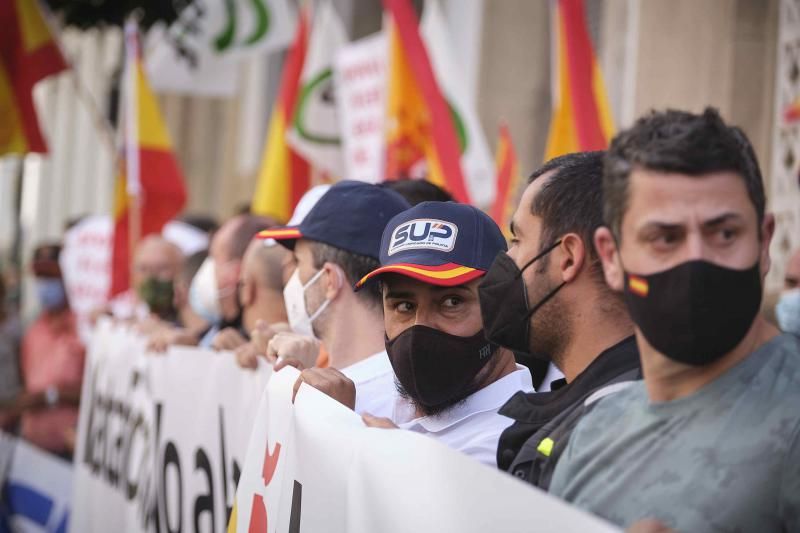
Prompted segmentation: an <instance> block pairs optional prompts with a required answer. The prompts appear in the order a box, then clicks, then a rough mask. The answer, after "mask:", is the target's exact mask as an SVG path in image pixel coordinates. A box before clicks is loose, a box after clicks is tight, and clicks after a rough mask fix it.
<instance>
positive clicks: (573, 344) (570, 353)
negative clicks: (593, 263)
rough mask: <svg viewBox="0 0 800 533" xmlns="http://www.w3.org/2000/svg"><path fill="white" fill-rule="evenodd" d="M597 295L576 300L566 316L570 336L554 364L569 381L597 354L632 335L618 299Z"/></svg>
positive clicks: (625, 312) (630, 324) (621, 303)
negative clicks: (567, 317) (575, 303)
mask: <svg viewBox="0 0 800 533" xmlns="http://www.w3.org/2000/svg"><path fill="white" fill-rule="evenodd" d="M611 298H616V297H615V296H614V295H611V296H609V295H608V294H602V293H601V294H597V295H596V297H595V298H588V299H582V300H579V302H578V305H575V306H573V309H571V313H570V316H569V321H570V324H569V329H570V335H569V339H568V340H567V342H566V344H565V345H564V348H563V350H561V351H560V353H557V354H553V363H554V364H555V365H556V366H557V367H558V369H559V370H561V373H562V374H564V378H566V380H567V383H572V382H573V381H574V380H575V378H577V377H578V376H579V375H580V374H581V373H582V372H583V371H584V370H586V368H587V367H588V366H589V365H590V364H592V362H593V361H594V360H595V359H597V357H598V356H599V355H600V354H601V353H603V352H604V351H606V350H608V349H609V348H611V347H612V346H614V345H615V344H618V343H619V342H621V341H623V340H624V339H626V338H628V337H630V336H631V335H633V322H632V321H631V320H630V318H629V317H628V313H627V311H626V310H625V305H624V303H623V302H622V301H621V300H616V299H615V300H611Z"/></svg>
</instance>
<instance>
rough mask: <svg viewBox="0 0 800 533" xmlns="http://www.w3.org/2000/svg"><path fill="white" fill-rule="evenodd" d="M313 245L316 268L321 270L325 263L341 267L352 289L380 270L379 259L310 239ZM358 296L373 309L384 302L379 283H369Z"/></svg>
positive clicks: (312, 253) (312, 251) (357, 293)
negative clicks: (367, 276)
mask: <svg viewBox="0 0 800 533" xmlns="http://www.w3.org/2000/svg"><path fill="white" fill-rule="evenodd" d="M309 242H310V243H311V257H312V259H313V261H314V268H316V269H320V268H322V266H323V265H324V264H325V263H333V264H335V265H339V267H340V268H341V269H342V270H343V271H344V275H345V277H346V278H347V282H348V283H349V284H350V288H351V289H352V288H353V286H354V285H355V284H356V283H357V282H358V281H359V280H361V278H363V277H364V276H366V275H367V274H369V273H370V272H372V271H373V270H375V269H376V268H378V267H379V266H381V265H380V262H378V260H377V259H375V258H372V257H368V256H366V255H360V254H356V253H353V252H348V251H347V250H342V249H341V248H336V247H335V246H331V245H330V244H326V243H323V242H319V241H314V240H311V239H309ZM356 296H357V297H358V298H361V299H362V301H363V302H364V303H365V304H367V305H368V306H371V307H375V308H377V307H381V306H382V305H383V300H382V297H381V293H380V289H379V288H378V287H377V283H368V284H367V285H365V286H364V287H363V288H362V289H360V290H359V291H358V292H356Z"/></svg>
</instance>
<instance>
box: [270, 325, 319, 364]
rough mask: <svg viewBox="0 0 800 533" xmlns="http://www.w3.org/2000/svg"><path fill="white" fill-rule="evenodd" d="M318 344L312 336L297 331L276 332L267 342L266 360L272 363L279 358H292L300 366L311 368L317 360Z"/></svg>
mask: <svg viewBox="0 0 800 533" xmlns="http://www.w3.org/2000/svg"><path fill="white" fill-rule="evenodd" d="M319 344H320V343H319V341H318V340H317V339H315V338H314V337H307V336H305V335H300V334H299V333H289V332H281V333H276V334H275V336H274V337H272V339H271V340H270V341H269V344H267V361H269V362H271V363H273V364H274V363H275V362H276V361H278V360H279V359H294V360H296V361H297V362H298V363H299V364H300V365H301V368H311V367H313V366H314V364H315V363H316V362H317V356H318V355H319ZM292 366H295V365H292ZM276 370H279V368H276Z"/></svg>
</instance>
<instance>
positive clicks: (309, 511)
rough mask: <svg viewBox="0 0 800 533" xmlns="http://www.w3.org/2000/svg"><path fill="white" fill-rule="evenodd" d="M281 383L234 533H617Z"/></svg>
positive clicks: (263, 418) (259, 435) (267, 413)
mask: <svg viewBox="0 0 800 533" xmlns="http://www.w3.org/2000/svg"><path fill="white" fill-rule="evenodd" d="M297 375H298V373H297V371H296V370H294V369H291V368H287V369H285V370H282V371H280V372H278V373H277V374H275V375H274V376H273V377H272V380H271V381H270V382H269V385H268V386H267V389H266V391H265V393H264V397H263V398H262V402H261V406H260V409H259V413H258V415H257V417H256V425H255V428H254V430H253V434H252V437H251V440H250V444H249V446H248V449H247V459H246V460H245V465H244V471H243V473H242V479H241V481H240V484H239V489H238V491H237V494H236V506H237V507H236V512H235V514H234V519H233V520H232V521H231V525H230V528H229V532H231V533H255V532H258V533H261V532H265V533H266V532H269V533H272V532H298V531H325V532H349V533H374V532H376V531H380V532H382V533H386V532H389V533H392V532H397V533H400V532H407V531H437V532H450V531H452V532H454V533H455V532H458V533H470V532H475V533H484V532H486V531H504V532H505V531H533V530H535V531H539V532H551V531H552V532H585V531H592V532H599V533H602V532H609V533H610V532H614V531H618V530H617V529H616V528H615V527H614V526H611V525H609V524H607V523H606V522H604V521H602V520H600V519H598V518H596V517H593V516H591V515H589V514H586V513H584V512H582V511H579V510H577V509H575V508H572V507H571V506H569V505H568V504H567V503H565V502H563V501H561V500H558V499H557V498H554V497H552V496H550V495H548V494H546V493H544V492H542V491H541V490H538V489H535V488H533V487H531V486H529V485H527V484H524V483H522V482H520V481H518V480H517V479H515V478H513V477H512V476H509V475H507V474H504V473H501V472H498V471H497V470H494V469H491V468H488V467H486V466H484V465H482V464H480V463H478V462H476V461H474V460H472V459H470V458H468V457H466V456H464V455H462V454H460V453H457V452H455V451H453V450H451V449H450V448H447V447H445V446H444V445H442V444H440V443H438V442H436V441H435V440H434V439H432V438H427V437H424V436H421V435H418V434H416V433H413V432H408V431H402V430H384V429H368V428H365V427H364V425H363V423H362V422H361V419H360V417H358V416H357V415H356V414H355V413H353V412H352V411H350V410H348V409H347V408H345V407H343V406H342V405H341V404H339V403H337V402H336V401H334V400H332V399H330V398H328V397H327V396H325V395H324V394H322V393H320V392H319V391H317V390H316V389H313V388H310V387H307V386H305V385H303V386H302V387H300V390H299V391H298V393H297V398H296V400H295V402H294V405H292V403H291V402H292V393H293V385H294V382H295V380H296V378H297Z"/></svg>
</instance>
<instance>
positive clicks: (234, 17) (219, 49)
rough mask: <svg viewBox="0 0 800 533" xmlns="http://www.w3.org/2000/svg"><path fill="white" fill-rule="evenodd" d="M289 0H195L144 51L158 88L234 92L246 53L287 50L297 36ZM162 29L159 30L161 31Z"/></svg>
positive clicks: (199, 92)
mask: <svg viewBox="0 0 800 533" xmlns="http://www.w3.org/2000/svg"><path fill="white" fill-rule="evenodd" d="M295 20H296V18H295V13H294V10H293V9H292V8H291V7H290V3H289V0H224V1H223V0H194V1H192V2H189V3H188V5H186V7H184V8H183V9H182V10H181V12H180V15H179V16H178V19H177V20H176V21H175V22H173V23H172V25H171V26H170V27H169V28H168V29H167V30H165V31H163V33H162V34H160V35H155V36H154V37H153V38H152V40H150V39H148V40H149V41H150V42H152V43H153V45H152V46H150V47H148V50H147V53H146V54H145V65H146V68H147V74H148V76H149V79H150V80H151V82H152V87H153V88H154V89H155V90H157V91H170V92H181V93H191V94H201V95H205V96H232V95H233V94H234V93H235V91H236V88H237V85H238V81H239V66H240V64H241V60H242V59H243V58H245V57H249V56H250V57H251V56H253V55H258V54H262V55H263V54H264V53H266V52H270V51H274V50H279V49H283V48H285V47H286V46H288V45H289V43H290V42H291V40H292V28H294V26H295ZM156 31H157V30H156Z"/></svg>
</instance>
